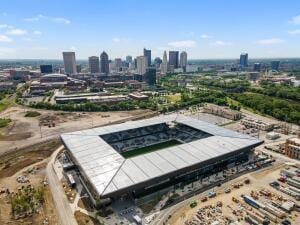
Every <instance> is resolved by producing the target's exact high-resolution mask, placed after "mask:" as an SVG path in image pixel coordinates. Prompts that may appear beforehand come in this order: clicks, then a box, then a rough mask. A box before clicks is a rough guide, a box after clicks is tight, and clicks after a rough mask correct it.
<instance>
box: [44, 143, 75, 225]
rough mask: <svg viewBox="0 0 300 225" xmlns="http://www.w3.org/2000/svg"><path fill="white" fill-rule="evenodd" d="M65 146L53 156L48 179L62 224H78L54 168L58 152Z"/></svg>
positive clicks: (48, 167)
mask: <svg viewBox="0 0 300 225" xmlns="http://www.w3.org/2000/svg"><path fill="white" fill-rule="evenodd" d="M63 148H64V146H63V145H62V146H60V147H59V148H58V149H57V150H56V151H55V152H54V153H53V154H52V156H51V159H50V161H49V163H48V165H47V168H46V174H47V179H48V183H49V187H50V190H51V193H52V196H53V200H54V204H55V206H56V211H57V215H58V217H59V220H60V224H61V225H77V221H76V219H75V217H74V214H73V212H72V210H71V207H70V205H69V201H68V199H67V197H66V195H65V192H64V190H63V188H62V186H61V183H60V181H59V180H58V177H57V175H56V173H55V171H54V169H53V164H54V162H55V159H56V157H57V154H58V153H59V152H60V151H61V150H62V149H63Z"/></svg>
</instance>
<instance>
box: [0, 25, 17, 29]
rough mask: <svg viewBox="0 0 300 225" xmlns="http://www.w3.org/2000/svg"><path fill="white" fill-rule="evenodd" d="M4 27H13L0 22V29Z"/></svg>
mask: <svg viewBox="0 0 300 225" xmlns="http://www.w3.org/2000/svg"><path fill="white" fill-rule="evenodd" d="M1 28H5V29H13V28H14V27H13V26H11V25H8V24H0V29H1Z"/></svg>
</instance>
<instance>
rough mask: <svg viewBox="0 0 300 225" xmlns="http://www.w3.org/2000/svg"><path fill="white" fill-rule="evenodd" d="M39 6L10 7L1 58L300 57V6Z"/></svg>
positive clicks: (3, 20)
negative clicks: (71, 54) (175, 53)
mask: <svg viewBox="0 0 300 225" xmlns="http://www.w3.org/2000/svg"><path fill="white" fill-rule="evenodd" d="M35 3H36V2H35V1H34V0H29V1H26V2H17V1H14V0H12V1H4V2H2V10H1V11H0V59H61V52H63V51H65V52H68V51H75V52H76V55H77V59H79V60H80V59H88V57H89V56H93V55H99V54H100V53H101V52H102V51H106V52H107V53H108V55H109V56H110V58H111V59H114V58H122V59H124V58H125V57H126V56H127V55H132V56H134V57H136V56H139V55H142V54H143V52H142V50H143V48H146V49H150V50H151V51H152V52H151V53H152V58H153V59H154V58H155V57H157V56H159V57H160V58H162V56H163V52H164V50H166V51H174V50H175V51H180V52H181V51H186V52H188V53H189V59H231V58H238V55H239V54H240V53H241V52H247V53H248V54H249V56H251V58H284V57H299V56H300V55H299V52H300V46H299V44H298V43H299V41H300V12H299V10H297V9H299V7H300V3H299V2H295V1H290V0H288V1H287V2H284V3H280V2H279V1H275V2H272V4H270V3H269V2H259V1H257V0H255V1H252V2H251V4H246V3H241V4H229V3H228V1H227V2H226V3H225V2H220V1H201V2H198V1H191V0H190V1H187V2H185V4H184V5H183V4H182V3H181V2H179V1H172V2H170V1H166V2H159V1H152V2H143V4H140V3H139V2H138V1H136V0H130V1H126V2H121V1H109V2H98V1H90V2H89V4H85V3H84V2H83V1H80V2H78V3H76V4H71V3H72V2H71V1H64V2H63V3H61V2H58V1H44V2H43V4H35ZM58 3H60V4H58ZM171 3H172V4H171ZM16 5H17V6H18V7H16ZM179 6H180V7H179ZM257 6H259V7H257ZM66 9H67V10H66ZM170 18H174V19H170ZM103 21H106V23H103ZM101 26H102V28H103V29H95V27H101Z"/></svg>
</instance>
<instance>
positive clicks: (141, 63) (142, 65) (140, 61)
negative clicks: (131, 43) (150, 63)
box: [136, 56, 147, 75]
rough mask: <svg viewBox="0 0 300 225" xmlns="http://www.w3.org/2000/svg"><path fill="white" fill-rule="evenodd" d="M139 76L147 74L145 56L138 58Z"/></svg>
mask: <svg viewBox="0 0 300 225" xmlns="http://www.w3.org/2000/svg"><path fill="white" fill-rule="evenodd" d="M136 68H137V74H140V75H143V74H145V73H146V68H147V58H146V57H145V56H138V57H136Z"/></svg>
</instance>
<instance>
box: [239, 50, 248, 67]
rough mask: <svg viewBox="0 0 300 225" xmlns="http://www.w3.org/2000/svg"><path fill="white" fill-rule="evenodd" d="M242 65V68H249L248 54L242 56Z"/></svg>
mask: <svg viewBox="0 0 300 225" xmlns="http://www.w3.org/2000/svg"><path fill="white" fill-rule="evenodd" d="M240 65H241V66H242V67H247V66H248V53H242V54H241V55H240Z"/></svg>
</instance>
